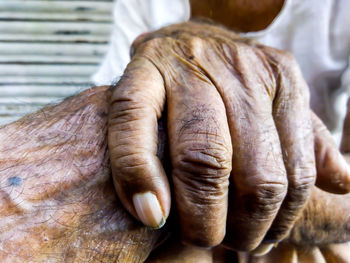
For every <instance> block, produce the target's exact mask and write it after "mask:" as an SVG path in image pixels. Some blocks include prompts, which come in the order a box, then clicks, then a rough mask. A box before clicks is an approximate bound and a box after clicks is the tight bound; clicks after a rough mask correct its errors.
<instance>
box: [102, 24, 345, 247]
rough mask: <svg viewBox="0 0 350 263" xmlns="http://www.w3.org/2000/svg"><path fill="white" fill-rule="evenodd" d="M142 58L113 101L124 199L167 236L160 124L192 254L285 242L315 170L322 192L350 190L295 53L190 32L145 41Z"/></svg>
mask: <svg viewBox="0 0 350 263" xmlns="http://www.w3.org/2000/svg"><path fill="white" fill-rule="evenodd" d="M132 55H133V57H132V61H131V63H130V64H129V65H128V67H127V69H126V70H125V73H124V75H123V77H122V78H121V80H120V81H119V83H118V84H117V87H116V88H115V90H114V92H113V94H112V96H111V102H110V103H111V110H110V116H109V131H108V144H109V145H108V146H109V150H110V158H111V166H112V171H113V178H114V183H115V187H116V190H117V193H118V196H119V198H120V199H121V201H122V203H123V205H124V206H125V207H126V209H127V210H128V211H129V212H130V213H131V214H132V215H133V216H135V217H136V218H138V219H139V220H141V221H142V222H143V223H144V224H146V225H149V226H152V227H160V226H161V225H162V224H163V223H164V220H165V219H166V217H167V216H168V214H169V210H170V190H169V183H168V179H167V176H166V174H165V171H164V168H163V167H162V164H161V162H160V160H159V159H158V157H157V144H158V141H157V130H158V129H157V127H158V125H157V121H158V120H159V119H160V118H161V117H162V116H163V117H164V118H165V119H166V120H167V133H168V140H169V150H170V159H171V164H172V171H171V173H172V181H173V185H174V192H173V194H174V197H175V201H176V207H177V211H178V214H179V219H180V225H181V229H182V236H183V239H184V240H185V242H187V243H190V244H195V245H198V246H215V245H217V244H219V243H220V242H221V241H222V239H223V238H224V236H225V230H226V240H225V243H226V245H227V246H228V247H230V248H234V249H238V250H252V249H254V248H256V247H257V246H258V245H259V244H260V243H261V242H262V240H263V239H265V242H272V243H275V242H278V241H279V240H281V239H283V238H284V237H285V236H286V235H287V234H288V232H289V231H290V229H291V227H292V226H293V224H294V223H295V221H296V219H297V217H298V216H299V214H300V212H301V211H302V209H303V208H304V206H305V204H306V202H307V200H308V197H309V196H310V193H311V189H312V187H313V185H314V183H315V174H316V169H315V168H317V173H318V179H317V184H318V185H319V186H320V187H321V188H323V189H326V190H330V191H333V192H342V193H344V192H347V191H348V190H349V189H350V184H349V169H348V167H347V165H346V163H345V161H344V160H343V159H342V157H341V155H340V153H339V152H338V150H337V149H336V147H335V146H334V145H333V144H329V143H328V142H327V141H325V142H324V141H323V140H322V137H320V136H318V135H319V134H321V133H322V132H323V130H324V127H323V126H322V125H321V126H320V127H317V128H315V131H316V133H315V134H314V131H313V128H314V126H315V125H316V124H315V125H313V123H312V119H311V114H310V109H309V92H308V87H307V85H306V83H305V81H304V80H303V77H302V75H301V72H300V70H299V68H298V66H297V64H296V62H295V61H294V59H293V57H292V56H291V55H289V54H288V53H286V52H282V51H279V50H276V49H273V48H268V47H265V46H262V45H259V44H257V43H255V42H252V41H250V40H247V39H244V38H241V37H239V36H238V35H236V34H234V33H232V32H230V31H228V30H226V29H223V28H221V27H218V26H214V25H208V24H201V23H195V22H188V23H184V24H179V25H173V26H170V27H167V28H163V29H161V30H159V31H156V32H154V33H151V34H148V35H145V36H141V37H139V38H138V39H137V40H136V41H135V42H134V44H133V47H132ZM313 118H314V117H313ZM314 119H316V118H314ZM316 122H317V120H316ZM314 144H315V147H314ZM315 160H316V162H315ZM333 175H336V176H334V178H336V179H335V180H330V179H329V178H333ZM344 182H345V183H344ZM229 184H230V194H228V186H229ZM228 204H229V205H228ZM228 207H229V209H228ZM227 217H228V220H227V221H228V222H229V224H227V227H226V219H227Z"/></svg>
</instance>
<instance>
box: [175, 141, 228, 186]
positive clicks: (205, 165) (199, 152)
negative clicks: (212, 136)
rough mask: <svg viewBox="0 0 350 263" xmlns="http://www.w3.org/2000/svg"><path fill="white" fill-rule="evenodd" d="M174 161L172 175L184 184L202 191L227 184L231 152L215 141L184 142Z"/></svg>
mask: <svg viewBox="0 0 350 263" xmlns="http://www.w3.org/2000/svg"><path fill="white" fill-rule="evenodd" d="M180 149H181V150H180V152H179V154H178V158H176V160H175V161H174V175H175V176H176V177H177V178H178V179H179V180H181V181H182V182H183V183H184V184H186V185H188V186H190V187H193V188H197V189H198V188H200V189H201V190H204V191H217V190H220V188H226V189H227V186H228V177H229V175H230V172H231V158H232V154H231V151H229V150H228V149H227V148H226V147H224V146H223V145H221V144H216V143H209V144H208V143H198V142H197V143H193V142H188V143H184V144H183V145H182V146H181V147H180Z"/></svg>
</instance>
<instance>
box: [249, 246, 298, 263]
mask: <svg viewBox="0 0 350 263" xmlns="http://www.w3.org/2000/svg"><path fill="white" fill-rule="evenodd" d="M274 262H283V263H298V255H297V251H296V249H295V247H294V246H293V245H291V244H286V243H281V244H278V246H277V247H275V248H273V249H272V250H271V251H270V252H269V253H268V254H266V255H263V256H251V257H250V261H249V263H274Z"/></svg>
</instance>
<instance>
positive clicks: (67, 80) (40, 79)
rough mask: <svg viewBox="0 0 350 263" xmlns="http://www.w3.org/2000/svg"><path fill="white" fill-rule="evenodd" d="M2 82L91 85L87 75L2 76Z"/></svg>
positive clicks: (5, 83)
mask: <svg viewBox="0 0 350 263" xmlns="http://www.w3.org/2000/svg"><path fill="white" fill-rule="evenodd" d="M0 83H1V84H2V85H7V84H28V85H29V84H68V85H89V78H87V77H86V76H85V77H84V76H83V77H82V76H15V77H14V76H1V75H0Z"/></svg>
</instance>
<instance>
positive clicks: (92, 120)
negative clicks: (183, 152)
mask: <svg viewBox="0 0 350 263" xmlns="http://www.w3.org/2000/svg"><path fill="white" fill-rule="evenodd" d="M109 94H110V92H109V91H108V90H107V88H106V87H99V88H93V89H90V90H87V91H85V92H83V93H81V94H79V95H77V96H75V97H73V98H69V99H67V100H65V101H64V102H62V103H61V104H59V105H57V106H49V107H46V108H44V109H42V110H41V111H39V112H37V113H34V114H31V115H28V116H26V117H24V118H23V119H21V120H19V121H17V122H14V123H12V124H9V125H6V126H3V127H1V129H0V138H1V142H2V143H1V145H0V178H1V181H0V183H1V197H2V198H1V206H0V226H1V229H2V231H1V233H0V248H1V250H0V261H1V262H11V263H13V262H19V263H24V262H54V263H56V262H84V263H85V262H143V261H144V260H145V259H146V258H147V256H148V255H149V253H150V252H151V250H152V249H154V248H155V247H156V246H157V241H161V240H163V239H164V238H163V237H164V236H169V234H167V233H165V231H166V229H164V228H163V229H161V230H151V229H149V228H146V227H144V226H142V225H141V224H140V223H138V222H137V221H136V220H135V219H133V218H132V217H131V216H129V214H128V213H127V212H126V211H125V210H124V208H123V207H122V205H121V204H120V202H119V199H118V198H117V196H116V194H115V192H114V189H113V185H112V181H111V170H110V166H109V161H108V151H107V148H106V142H107V138H106V129H107V114H108V106H107V105H108V104H107V98H108V96H109ZM160 138H163V139H164V137H160ZM162 143H164V141H162ZM161 146H162V147H159V149H162V148H164V147H163V145H161ZM159 152H160V154H161V155H162V151H159ZM349 201H350V195H344V196H337V195H332V194H329V193H326V192H322V191H321V190H316V188H315V190H314V191H313V194H312V198H311V199H310V202H309V204H308V206H307V208H306V210H305V213H304V214H303V216H302V217H301V218H300V219H299V220H298V222H297V224H296V226H295V228H294V229H293V231H292V235H291V236H292V237H291V239H290V240H291V242H293V244H300V245H303V246H305V243H307V245H308V246H312V245H315V246H323V245H327V244H329V243H332V242H338V241H339V242H341V241H344V240H348V239H349V234H350V231H349V220H348V218H347V217H346V215H347V214H349V213H350V206H349V203H350V202H349ZM305 225H307V226H308V228H306V227H304V226H305ZM325 225H328V227H327V228H325V227H324V226H325ZM170 231H171V232H175V233H177V230H176V228H173V229H170ZM162 236H163V237H162ZM170 236H171V235H170ZM175 237H176V236H175ZM300 238H302V239H300ZM315 238H316V239H315ZM313 240H319V242H318V243H313ZM172 244H175V245H173V246H175V248H176V249H177V250H176V254H175V253H174V250H172V249H171V248H169V247H171V246H172ZM164 245H166V246H168V248H167V249H166V250H165V249H163V248H164V247H163V246H161V247H159V249H158V250H156V251H155V252H154V254H153V255H152V256H151V257H150V259H149V260H150V262H213V261H212V260H213V256H212V255H213V254H212V253H213V252H212V251H209V250H204V251H203V250H199V249H198V248H193V247H192V248H189V247H187V246H183V245H179V244H178V243H174V242H172V238H170V240H169V243H168V244H166V243H165V244H164ZM332 246H339V245H332ZM338 249H339V248H338ZM159 251H163V253H162V254H159ZM332 251H333V252H334V249H333V250H332ZM164 252H165V253H164ZM225 253H232V252H227V251H226V252H225V251H215V252H214V255H215V258H216V259H217V261H216V262H225V261H224V260H225V258H227V255H225ZM333 254H334V253H333ZM230 255H231V256H232V254H230ZM176 260H177V261H176ZM219 260H221V261H219ZM227 262H233V261H227ZM330 262H331V261H330Z"/></svg>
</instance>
